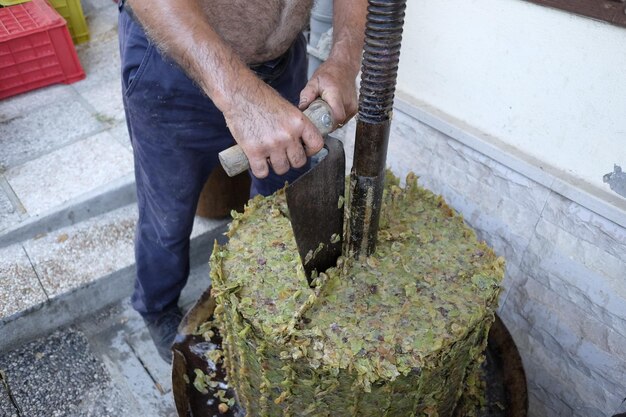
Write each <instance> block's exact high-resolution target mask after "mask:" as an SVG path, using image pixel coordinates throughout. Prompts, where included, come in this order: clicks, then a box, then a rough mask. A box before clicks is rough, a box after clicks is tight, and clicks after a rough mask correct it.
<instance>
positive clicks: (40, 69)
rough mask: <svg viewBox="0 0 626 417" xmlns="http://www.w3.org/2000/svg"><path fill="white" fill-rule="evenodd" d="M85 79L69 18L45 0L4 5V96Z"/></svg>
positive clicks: (0, 23) (0, 34)
mask: <svg viewBox="0 0 626 417" xmlns="http://www.w3.org/2000/svg"><path fill="white" fill-rule="evenodd" d="M83 78H85V72H84V71H83V68H82V66H81V65H80V61H79V60H78V56H77V55H76V50H75V49H74V44H73V43H72V38H71V37H70V34H69V32H68V30H67V26H66V23H65V20H63V18H62V17H61V16H60V15H59V14H58V13H57V12H56V11H55V10H54V8H52V6H50V5H49V4H48V3H46V1H45V0H32V1H30V2H28V3H22V4H17V5H15V6H9V7H4V8H0V99H3V98H5V97H9V96H13V95H15V94H20V93H23V92H25V91H29V90H33V89H35V88H39V87H43V86H46V85H50V84H56V83H65V84H70V83H73V82H76V81H78V80H82V79H83Z"/></svg>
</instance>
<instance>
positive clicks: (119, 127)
mask: <svg viewBox="0 0 626 417" xmlns="http://www.w3.org/2000/svg"><path fill="white" fill-rule="evenodd" d="M108 132H109V133H110V134H111V135H112V136H113V137H114V138H115V140H117V141H118V142H119V143H120V144H122V145H123V146H125V147H126V148H127V149H128V150H130V151H132V149H133V147H132V145H131V143H130V135H129V134H128V127H127V126H126V120H124V121H123V122H121V123H118V124H116V125H115V126H113V127H112V128H111V129H109V130H108Z"/></svg>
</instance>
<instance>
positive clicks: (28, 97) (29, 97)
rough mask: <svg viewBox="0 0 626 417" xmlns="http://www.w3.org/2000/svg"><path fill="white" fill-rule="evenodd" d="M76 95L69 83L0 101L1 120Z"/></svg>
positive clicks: (22, 114) (25, 113)
mask: <svg viewBox="0 0 626 417" xmlns="http://www.w3.org/2000/svg"><path fill="white" fill-rule="evenodd" d="M74 97H76V92H75V91H74V89H73V88H72V87H70V86H68V85H60V84H57V85H51V86H49V87H45V88H40V89H38V90H33V91H29V92H28V93H25V94H19V95H17V96H13V97H9V98H7V99H3V100H1V101H0V122H3V121H7V120H9V119H14V118H16V117H20V116H22V117H23V116H25V115H27V114H28V113H29V112H32V111H34V110H36V109H38V108H39V107H42V106H46V105H48V104H52V103H58V102H62V101H66V100H70V99H73V98H74Z"/></svg>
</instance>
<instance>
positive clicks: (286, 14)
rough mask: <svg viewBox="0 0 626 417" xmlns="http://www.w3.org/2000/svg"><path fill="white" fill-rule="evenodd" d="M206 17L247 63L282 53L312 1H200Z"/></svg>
mask: <svg viewBox="0 0 626 417" xmlns="http://www.w3.org/2000/svg"><path fill="white" fill-rule="evenodd" d="M202 2H203V7H204V11H205V14H206V17H207V20H208V21H209V23H210V24H211V26H212V27H213V28H214V29H215V30H216V31H217V33H218V34H219V35H220V36H221V37H222V39H224V40H225V41H226V42H227V43H228V44H229V45H230V46H231V47H232V48H233V49H234V50H235V52H237V53H238V54H239V56H240V57H241V58H242V59H243V60H244V61H245V62H246V63H248V64H255V63H260V62H264V61H268V60H270V59H273V58H276V57H278V56H280V55H281V54H283V53H284V52H285V51H286V50H287V49H288V48H289V46H290V45H291V43H292V42H293V41H294V40H295V38H296V36H297V35H298V33H300V31H301V30H302V29H303V28H304V27H305V26H306V23H307V21H308V19H309V16H310V11H311V7H312V4H313V0H234V1H233V0H202Z"/></svg>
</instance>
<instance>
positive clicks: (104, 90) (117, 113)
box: [80, 79, 126, 126]
mask: <svg viewBox="0 0 626 417" xmlns="http://www.w3.org/2000/svg"><path fill="white" fill-rule="evenodd" d="M80 95H82V96H83V98H84V99H85V100H87V102H88V103H89V104H90V105H91V106H92V107H93V108H94V109H95V110H96V118H97V119H98V120H99V121H100V122H102V123H104V124H106V125H109V126H114V125H116V124H120V123H122V122H124V121H125V120H126V115H125V113H124V104H123V102H122V86H121V84H120V80H119V79H111V80H107V81H106V82H105V83H103V84H100V85H97V86H94V87H93V88H90V89H88V90H84V91H81V92H80Z"/></svg>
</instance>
